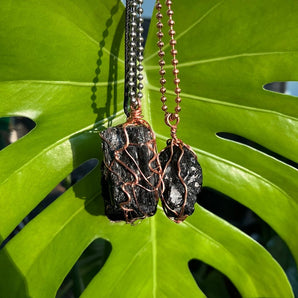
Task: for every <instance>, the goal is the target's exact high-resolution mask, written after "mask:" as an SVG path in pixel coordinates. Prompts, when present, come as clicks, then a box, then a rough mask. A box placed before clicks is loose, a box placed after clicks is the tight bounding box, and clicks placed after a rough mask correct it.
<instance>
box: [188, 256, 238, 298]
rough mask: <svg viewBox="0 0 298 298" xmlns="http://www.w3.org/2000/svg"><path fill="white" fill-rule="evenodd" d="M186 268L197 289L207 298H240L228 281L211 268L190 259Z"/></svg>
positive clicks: (224, 276)
mask: <svg viewBox="0 0 298 298" xmlns="http://www.w3.org/2000/svg"><path fill="white" fill-rule="evenodd" d="M188 268H189V270H190V272H191V274H192V276H193V278H194V280H195V281H196V283H197V285H198V286H199V288H200V289H201V290H202V291H203V292H204V294H205V295H206V296H207V297H208V298H218V297H221V298H228V297H229V298H241V295H240V293H239V292H238V290H237V289H236V287H235V286H234V285H233V283H232V282H231V281H230V279H229V278H228V277H227V276H226V275H224V274H223V273H221V272H220V271H218V270H216V269H215V268H213V267H212V266H210V265H208V264H206V263H204V262H202V261H199V260H197V259H192V260H190V261H189V262H188Z"/></svg>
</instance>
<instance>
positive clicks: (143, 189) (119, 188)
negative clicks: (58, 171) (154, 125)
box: [100, 110, 162, 222]
mask: <svg viewBox="0 0 298 298" xmlns="http://www.w3.org/2000/svg"><path fill="white" fill-rule="evenodd" d="M136 113H140V110H133V111H132V113H131V117H130V118H129V119H128V120H127V122H126V123H124V124H122V125H119V126H116V127H111V128H108V129H106V130H105V131H103V132H101V133H100V136H101V138H102V140H103V142H102V149H103V152H104V160H103V165H102V167H103V177H102V189H103V197H104V203H105V213H106V215H107V217H108V218H109V219H110V220H111V221H121V220H123V221H126V222H134V221H135V220H137V219H143V218H145V217H149V216H152V215H154V214H155V212H156V207H157V202H158V200H159V194H160V191H159V189H160V187H161V185H162V180H161V166H160V163H159V160H158V154H157V150H156V142H155V135H154V133H153V131H152V130H151V128H150V126H149V124H148V123H147V122H146V121H145V120H143V119H141V116H140V114H138V115H136Z"/></svg>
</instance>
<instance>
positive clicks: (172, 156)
mask: <svg viewBox="0 0 298 298" xmlns="http://www.w3.org/2000/svg"><path fill="white" fill-rule="evenodd" d="M159 160H160V163H161V167H162V170H163V182H164V192H163V194H162V204H163V209H164V211H165V213H166V215H167V216H168V217H169V218H170V219H172V220H174V221H176V222H181V221H183V220H184V219H185V218H186V217H187V216H189V215H191V214H192V213H193V212H194V205H195V203H196V201H197V196H198V194H199V192H200V191H201V188H202V169H201V166H200V164H199V163H198V161H197V157H196V155H195V154H194V153H193V152H192V151H191V150H190V149H189V148H188V147H187V146H185V145H184V144H178V145H175V144H172V145H170V146H168V147H166V148H165V149H164V150H163V151H162V152H161V153H160V155H159Z"/></svg>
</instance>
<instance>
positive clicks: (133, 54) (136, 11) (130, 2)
mask: <svg viewBox="0 0 298 298" xmlns="http://www.w3.org/2000/svg"><path fill="white" fill-rule="evenodd" d="M142 4H143V0H137V1H136V0H127V7H128V8H130V12H129V20H130V25H129V40H128V44H127V47H128V48H129V51H128V82H127V89H128V95H129V98H130V104H131V106H132V107H134V108H135V107H137V105H138V102H139V100H140V99H141V98H142V97H143V93H142V90H143V88H144V85H143V83H142V80H143V73H142V72H143V68H144V67H143V65H142V62H143V60H144V57H143V51H144V47H143V42H144V37H143V32H144V28H143V22H144V19H143V18H142V14H143V8H142Z"/></svg>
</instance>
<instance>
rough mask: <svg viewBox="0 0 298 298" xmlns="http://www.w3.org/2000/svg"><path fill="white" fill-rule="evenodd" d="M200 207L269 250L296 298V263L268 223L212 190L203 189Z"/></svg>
mask: <svg viewBox="0 0 298 298" xmlns="http://www.w3.org/2000/svg"><path fill="white" fill-rule="evenodd" d="M199 204H200V205H201V206H202V207H203V208H205V209H207V210H209V211H210V212H212V213H214V214H215V215H217V216H219V217H221V218H223V219H224V220H226V221H228V222H229V223H230V224H232V225H233V226H235V227H237V228H238V229H240V230H241V231H242V232H244V233H245V234H247V235H248V236H250V237H251V238H253V239H254V240H255V241H257V242H258V243H260V244H261V245H262V246H263V247H264V248H266V249H267V250H268V252H269V253H270V254H271V255H272V256H273V257H274V258H275V260H276V261H277V262H278V263H279V264H280V266H281V267H282V268H283V269H284V271H285V273H286V274H287V277H288V279H289V280H290V282H291V284H292V287H293V291H294V292H295V294H296V295H297V294H298V271H297V266H296V263H295V259H294V257H293V255H292V253H291V251H290V249H289V248H288V246H287V244H286V243H285V242H284V241H283V240H282V239H281V238H280V237H279V236H278V235H277V233H276V232H275V231H274V230H273V229H272V228H271V227H270V226H269V225H268V224H267V223H266V222H265V221H263V220H262V219H261V218H260V217H259V216H258V215H256V214H255V213H254V212H253V211H252V210H250V209H249V208H247V207H245V206H244V205H242V204H240V203H239V202H237V201H235V200H233V199H232V198H230V197H229V196H227V195H225V194H223V193H221V192H219V191H217V190H214V189H212V188H209V187H203V189H202V192H201V194H200V199H199ZM220 297H222V296H220ZM228 297H229V296H228ZM208 298H209V296H208Z"/></svg>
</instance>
